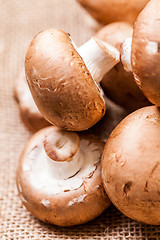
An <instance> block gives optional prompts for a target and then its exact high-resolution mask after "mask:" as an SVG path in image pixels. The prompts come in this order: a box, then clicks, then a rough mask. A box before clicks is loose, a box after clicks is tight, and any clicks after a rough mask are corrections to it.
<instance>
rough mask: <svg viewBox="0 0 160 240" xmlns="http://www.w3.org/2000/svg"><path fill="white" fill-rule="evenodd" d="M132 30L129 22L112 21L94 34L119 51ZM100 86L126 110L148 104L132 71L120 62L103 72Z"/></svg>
mask: <svg viewBox="0 0 160 240" xmlns="http://www.w3.org/2000/svg"><path fill="white" fill-rule="evenodd" d="M132 32H133V29H132V26H131V25H130V24H129V23H127V22H114V23H111V24H108V25H107V26H104V27H103V28H102V29H100V30H99V31H98V32H97V33H96V35H95V36H96V37H97V38H99V39H101V40H103V41H106V42H107V43H109V44H112V45H113V46H114V47H116V48H117V49H118V50H119V51H120V52H121V47H122V44H123V42H124V41H125V40H126V39H128V38H129V37H131V36H132ZM101 86H102V88H103V90H104V92H105V94H106V96H107V97H109V98H110V99H111V100H112V101H114V102H115V103H117V104H119V105H121V106H122V107H124V108H125V109H126V110H128V111H133V110H136V109H138V108H140V107H144V106H147V105H150V102H149V101H148V100H147V99H146V97H145V96H144V95H143V93H142V91H141V90H140V89H139V87H138V86H137V84H136V83H135V80H134V76H133V73H132V72H128V71H126V70H125V69H124V67H123V65H122V63H121V62H120V63H118V64H117V65H116V66H115V67H114V68H113V69H111V70H110V71H109V72H108V73H107V74H105V76H104V77H103V79H102V81H101Z"/></svg>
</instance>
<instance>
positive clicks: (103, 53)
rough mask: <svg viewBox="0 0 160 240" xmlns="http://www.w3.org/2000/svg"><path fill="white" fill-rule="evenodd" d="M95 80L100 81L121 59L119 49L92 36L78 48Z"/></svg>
mask: <svg viewBox="0 0 160 240" xmlns="http://www.w3.org/2000/svg"><path fill="white" fill-rule="evenodd" d="M77 51H78V53H79V55H80V56H81V57H82V58H83V60H84V63H85V65H86V67H87V69H88V70H89V72H90V74H91V76H92V78H93V80H94V81H95V82H97V83H99V82H100V81H101V80H102V78H103V77H104V75H105V74H106V73H107V72H109V71H110V70H111V69H112V68H113V67H114V66H115V65H116V64H117V63H118V62H119V61H120V53H119V51H118V50H117V49H116V48H115V47H113V46H111V45H110V44H108V43H106V42H104V41H101V40H99V39H98V38H96V37H92V38H91V39H90V40H89V41H88V42H86V43H84V44H83V45H82V46H81V47H79V48H78V49H77Z"/></svg>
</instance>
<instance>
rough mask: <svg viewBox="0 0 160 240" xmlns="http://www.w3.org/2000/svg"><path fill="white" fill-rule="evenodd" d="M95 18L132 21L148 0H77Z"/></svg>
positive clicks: (100, 20)
mask: <svg viewBox="0 0 160 240" xmlns="http://www.w3.org/2000/svg"><path fill="white" fill-rule="evenodd" d="M77 1H78V2H79V3H80V4H81V5H82V6H83V7H84V8H85V9H86V10H87V11H88V12H89V13H90V14H91V15H92V16H93V17H94V18H95V19H97V20H98V21H99V22H101V23H104V24H108V23H111V22H115V21H127V22H130V23H134V22H135V20H136V17H137V15H138V14H139V13H140V11H141V10H142V9H143V8H144V6H145V5H146V4H147V3H148V1H149V0H94V1H93V0H77Z"/></svg>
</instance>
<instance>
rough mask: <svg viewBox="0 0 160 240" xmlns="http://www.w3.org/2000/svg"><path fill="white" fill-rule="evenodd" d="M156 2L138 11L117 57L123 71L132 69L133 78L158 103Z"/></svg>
mask: <svg viewBox="0 0 160 240" xmlns="http://www.w3.org/2000/svg"><path fill="white" fill-rule="evenodd" d="M159 11H160V2H159V1H157V0H152V1H150V2H149V3H148V4H147V5H146V7H145V8H144V9H143V11H142V12H141V13H140V14H139V16H138V18H137V20H136V23H135V26H134V29H133V37H132V39H127V40H126V41H125V42H124V45H123V54H122V56H121V59H122V62H123V65H124V66H125V68H126V70H127V71H133V74H134V77H135V81H136V83H137V85H138V86H139V87H140V89H141V90H142V92H143V93H144V95H145V96H146V97H147V98H148V100H149V101H150V102H151V103H153V104H155V105H157V106H160V80H159V78H160V68H159V61H160V52H159V44H160V33H159V28H160V21H159Z"/></svg>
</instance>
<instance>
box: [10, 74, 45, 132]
mask: <svg viewBox="0 0 160 240" xmlns="http://www.w3.org/2000/svg"><path fill="white" fill-rule="evenodd" d="M14 84H15V85H14V98H15V99H16V101H17V103H18V107H19V112H20V116H21V119H22V121H23V123H24V124H25V126H26V127H27V128H28V129H29V130H30V131H32V132H36V131H38V130H40V129H42V128H44V127H47V126H49V125H50V123H49V122H48V121H46V120H45V119H44V117H43V116H42V115H41V113H40V112H39V110H38V108H37V106H36V104H35V103H34V100H33V98H32V95H31V93H30V90H29V87H28V84H27V81H26V77H25V70H24V69H22V70H21V72H20V73H19V75H18V77H17V79H16V81H15V83H14Z"/></svg>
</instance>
